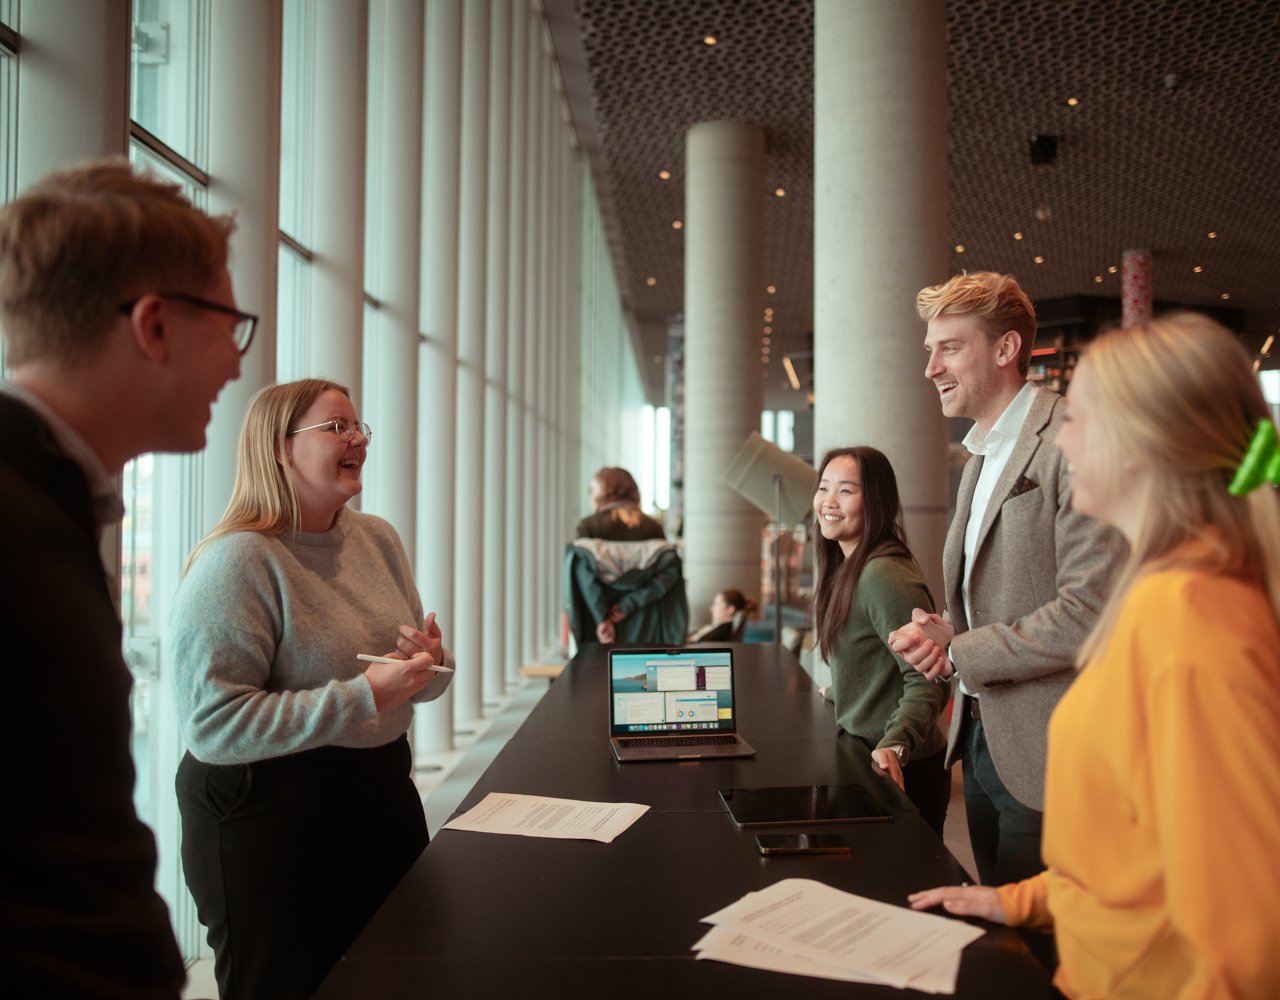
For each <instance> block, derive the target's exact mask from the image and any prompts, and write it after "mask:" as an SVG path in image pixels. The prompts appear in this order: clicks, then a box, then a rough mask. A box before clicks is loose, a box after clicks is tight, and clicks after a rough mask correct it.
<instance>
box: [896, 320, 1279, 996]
mask: <svg viewBox="0 0 1280 1000" xmlns="http://www.w3.org/2000/svg"><path fill="white" fill-rule="evenodd" d="M1251 368H1252V365H1251V363H1250V359H1249V356H1248V355H1247V354H1246V353H1245V351H1244V350H1243V348H1242V347H1241V345H1240V342H1239V341H1238V340H1237V339H1236V338H1235V337H1234V336H1233V335H1232V334H1231V333H1229V332H1228V331H1227V330H1225V329H1223V328H1222V327H1220V326H1218V325H1217V324H1216V323H1214V322H1213V321H1212V320H1210V319H1208V318H1207V317H1204V316H1198V315H1195V314H1192V313H1182V314H1176V315H1173V316H1168V317H1164V318H1161V319H1157V320H1154V321H1152V322H1150V323H1148V324H1146V325H1144V326H1139V327H1132V328H1129V329H1125V330H1120V331H1117V332H1114V333H1109V334H1106V335H1104V336H1102V337H1100V338H1098V339H1097V340H1095V341H1094V342H1093V343H1092V344H1091V345H1090V346H1089V347H1088V348H1086V351H1085V354H1084V358H1083V360H1082V361H1081V362H1080V364H1079V365H1078V367H1077V368H1076V371H1075V376H1074V378H1073V379H1072V381H1071V386H1070V390H1069V392H1068V393H1067V422H1066V423H1064V424H1063V426H1062V430H1061V432H1060V433H1059V435H1058V439H1057V445H1058V447H1059V448H1060V449H1061V451H1062V454H1063V455H1064V456H1065V458H1066V459H1067V461H1068V462H1070V463H1071V465H1070V468H1071V496H1072V500H1071V503H1072V506H1073V507H1074V508H1075V509H1076V510H1077V511H1079V512H1080V513H1082V514H1086V515H1088V516H1090V517H1094V518H1097V519H1098V520H1099V521H1102V522H1104V523H1106V524H1109V525H1112V526H1114V527H1116V528H1118V529H1119V530H1120V532H1121V533H1122V534H1123V535H1124V536H1125V538H1126V539H1127V540H1128V541H1129V544H1130V553H1131V554H1130V558H1129V562H1128V564H1127V565H1126V566H1125V568H1124V570H1123V571H1122V573H1121V575H1120V578H1119V579H1118V580H1117V581H1116V586H1115V591H1114V593H1113V595H1112V597H1111V599H1110V600H1109V602H1108V603H1107V605H1106V606H1105V608H1104V609H1103V611H1102V614H1101V616H1100V617H1099V619H1098V622H1097V624H1096V625H1095V627H1094V629H1093V632H1092V634H1091V635H1090V636H1089V638H1088V639H1087V640H1086V642H1085V644H1084V646H1083V648H1082V649H1081V651H1080V656H1079V663H1080V666H1081V669H1080V672H1079V676H1078V678H1077V679H1076V681H1075V683H1074V684H1072V686H1071V687H1070V688H1068V689H1067V692H1066V694H1064V695H1063V696H1062V700H1061V701H1059V702H1058V704H1057V707H1056V708H1055V709H1054V712H1053V716H1052V718H1051V720H1050V723H1049V751H1048V769H1047V773H1046V790H1045V808H1044V840H1043V853H1044V861H1045V864H1046V865H1047V866H1048V867H1047V870H1046V871H1044V872H1041V873H1040V874H1039V875H1036V876H1033V877H1032V878H1028V879H1025V880H1023V881H1021V882H1012V883H1009V884H1006V885H1001V886H999V887H990V886H975V887H960V886H951V887H947V888H940V889H930V890H927V891H925V892H918V893H913V894H912V895H911V897H910V898H911V905H912V906H913V907H915V908H916V909H925V908H928V907H932V906H936V905H938V904H939V903H940V904H942V906H943V907H945V909H946V910H948V911H949V912H951V913H955V914H961V915H965V914H972V915H976V916H980V917H983V918H985V919H987V920H993V921H996V922H998V923H1008V924H1010V925H1013V926H1021V927H1036V928H1040V929H1043V930H1052V931H1053V934H1054V936H1055V938H1056V941H1057V946H1058V956H1059V965H1058V969H1057V972H1056V974H1055V976H1054V984H1055V985H1056V986H1057V988H1058V989H1059V990H1060V991H1061V992H1062V993H1063V994H1065V995H1066V996H1068V997H1121V996H1125V997H1161V998H1191V997H1234V998H1259V1000H1260V998H1263V997H1274V996H1276V991H1277V984H1280V949H1277V948H1276V929H1277V928H1278V927H1280V866H1278V865H1277V864H1276V855H1277V854H1278V853H1280V491H1278V490H1277V488H1276V487H1277V486H1278V485H1280V448H1278V447H1277V438H1276V429H1275V425H1274V424H1273V423H1272V421H1271V418H1270V415H1269V414H1268V412H1267V404H1266V403H1265V402H1264V400H1263V397H1262V393H1261V392H1260V391H1259V388H1258V383H1257V381H1256V380H1255V379H1254V377H1253V373H1252V371H1251ZM910 655H911V656H913V657H914V656H916V655H918V653H917V651H912V652H911V654H910ZM926 655H927V659H928V660H929V661H930V662H933V663H938V662H941V659H942V658H941V657H940V656H939V655H938V652H937V651H934V652H928V653H927V654H926Z"/></svg>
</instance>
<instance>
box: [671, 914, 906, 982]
mask: <svg viewBox="0 0 1280 1000" xmlns="http://www.w3.org/2000/svg"><path fill="white" fill-rule="evenodd" d="M693 950H694V951H696V952H697V953H698V958H710V959H714V960H715V961H717V962H728V963H729V964H730V965H743V966H746V967H747V968H750V969H764V970H766V971H768V972H788V973H791V974H792V975H796V976H816V977H818V978H821V979H839V980H840V981H842V982H846V983H875V984H878V985H880V986H883V985H885V984H884V982H883V981H882V980H879V979H874V978H872V977H871V976H864V975H862V974H861V973H858V972H853V971H852V970H850V969H843V968H841V967H840V966H838V965H827V964H826V963H825V962H815V961H814V960H813V959H811V958H802V957H801V956H799V955H792V954H790V953H788V952H785V951H783V950H782V949H781V948H779V947H778V946H777V945H775V944H770V943H769V942H768V941H761V940H760V939H759V938H753V937H751V936H750V935H749V934H743V933H742V932H741V931H735V930H730V929H729V928H728V927H712V928H711V930H709V931H707V933H706V934H705V935H703V937H702V940H701V941H699V942H698V943H697V944H695V945H694V946H693Z"/></svg>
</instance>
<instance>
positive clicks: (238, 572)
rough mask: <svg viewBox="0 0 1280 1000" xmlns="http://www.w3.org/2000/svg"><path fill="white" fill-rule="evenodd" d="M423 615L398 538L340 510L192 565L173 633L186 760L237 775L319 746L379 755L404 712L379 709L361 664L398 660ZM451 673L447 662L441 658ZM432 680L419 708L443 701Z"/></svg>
mask: <svg viewBox="0 0 1280 1000" xmlns="http://www.w3.org/2000/svg"><path fill="white" fill-rule="evenodd" d="M400 625H412V626H414V627H416V628H421V627H422V603H421V600H420V599H419V597H418V591H417V587H416V586H415V585H414V582H413V577H412V574H411V572H410V569H409V559H408V556H407V555H406V554H405V551H404V546H403V545H402V544H401V542H400V538H399V536H398V535H397V534H396V532H395V529H394V528H392V527H391V525H390V524H389V523H387V522H386V521H384V520H383V519H381V518H379V517H374V516H373V515H370V514H361V513H359V512H357V511H351V510H347V509H345V508H344V509H343V510H341V511H340V512H339V514H338V518H337V521H336V522H335V524H334V526H333V528H331V529H330V530H329V531H325V532H319V533H315V534H298V535H294V534H291V533H285V534H280V535H263V534H259V533H257V532H251V531H242V532H237V533H235V534H231V535H226V536H224V537H222V538H219V539H217V540H216V541H214V542H213V543H211V544H210V545H209V546H207V547H206V548H205V550H204V551H203V552H202V553H200V555H199V557H197V559H196V561H195V563H194V564H193V565H192V567H191V569H190V571H189V572H188V573H187V576H186V578H185V579H184V580H183V581H182V585H181V587H180V588H179V590H178V596H177V601H176V605H175V608H174V613H173V618H172V621H171V628H170V642H171V644H172V650H173V663H174V665H175V671H176V675H175V680H174V690H175V697H176V701H177V708H178V719H179V724H180V726H181V728H182V735H183V737H184V739H185V740H186V743H187V747H188V748H189V749H190V751H191V753H192V755H193V756H195V757H196V758H197V759H199V760H202V761H204V762H205V763H209V764H241V763H248V762H251V761H257V760H264V759H266V758H269V757H280V756H283V755H285V754H291V753H298V752H299V751H302V750H310V749H313V748H315V747H321V746H342V747H376V746H382V745H384V744H387V743H390V742H391V741H392V740H394V739H396V738H398V737H399V736H401V735H402V734H403V733H404V732H406V731H407V730H408V728H409V725H410V723H411V721H412V719H413V707H412V705H410V704H405V705H401V706H400V707H398V708H395V709H391V710H389V711H385V712H381V713H379V712H377V711H376V710H375V709H374V703H373V690H372V688H370V686H369V682H368V681H367V680H365V678H364V676H363V673H364V670H365V668H366V664H365V663H363V662H362V661H360V660H357V659H356V654H357V653H374V654H377V655H382V654H385V653H388V652H390V651H392V650H393V649H394V648H395V643H396V639H397V638H398V636H399V632H398V627H399V626H400ZM446 662H447V663H448V664H449V665H450V666H452V665H453V664H452V658H446ZM451 677H452V675H451V674H434V675H433V676H432V679H431V682H430V683H429V684H428V685H427V687H426V688H425V689H424V690H423V691H422V692H420V693H419V694H418V695H417V696H415V698H414V701H430V700H432V699H434V698H438V697H439V696H440V695H441V694H443V693H444V690H445V688H446V687H448V684H449V680H450V678H451Z"/></svg>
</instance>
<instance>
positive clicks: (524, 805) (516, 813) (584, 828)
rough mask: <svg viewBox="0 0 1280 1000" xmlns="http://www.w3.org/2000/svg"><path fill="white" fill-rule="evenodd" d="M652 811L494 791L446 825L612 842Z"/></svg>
mask: <svg viewBox="0 0 1280 1000" xmlns="http://www.w3.org/2000/svg"><path fill="white" fill-rule="evenodd" d="M648 811H649V807H648V806H642V805H637V804H636V803H634V802H582V801H579V800H577V799H552V798H547V797H545V796H541V795H518V794H516V793H515V792H490V793H489V794H488V795H486V796H485V797H484V798H483V799H481V800H480V802H479V804H478V805H476V806H474V807H472V808H471V809H468V810H467V811H466V812H465V813H463V814H462V815H461V816H455V817H454V818H453V819H451V820H449V822H448V823H446V824H445V825H444V826H443V827H442V829H444V830H470V831H472V832H474V833H506V834H511V835H513V836H517V837H552V838H555V839H559V840H598V841H600V842H601V843H604V844H609V843H612V842H613V840H614V838H615V837H617V836H618V834H620V833H621V832H622V831H623V830H625V829H626V828H627V827H629V826H630V825H631V824H632V823H634V822H635V821H636V820H638V819H639V818H640V817H641V816H643V815H644V814H645V813H646V812H648Z"/></svg>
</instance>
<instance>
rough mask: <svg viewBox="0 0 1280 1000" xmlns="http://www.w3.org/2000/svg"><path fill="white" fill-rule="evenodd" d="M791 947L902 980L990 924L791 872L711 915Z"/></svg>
mask: <svg viewBox="0 0 1280 1000" xmlns="http://www.w3.org/2000/svg"><path fill="white" fill-rule="evenodd" d="M703 921H704V922H706V923H712V924H720V925H722V926H725V927H730V928H733V929H734V930H738V931H742V932H744V933H746V934H749V935H750V936H752V937H756V938H762V939H764V940H765V941H768V942H771V943H774V944H776V945H777V946H778V947H779V948H781V949H783V950H784V951H787V952H791V953H793V954H797V955H801V956H804V957H806V958H811V959H814V960H815V961H819V962H826V963H828V964H832V965H839V966H841V967H843V968H847V969H852V970H854V971H857V972H860V973H862V974H863V975H868V976H872V977H873V978H876V979H881V980H883V981H885V982H887V983H891V984H892V985H894V986H906V985H908V984H909V983H911V981H912V980H913V979H916V978H917V977H924V978H922V981H928V977H927V974H928V973H929V972H930V971H931V970H933V969H934V968H935V967H936V966H937V965H938V964H939V963H940V962H941V961H942V960H943V959H945V958H949V957H950V956H952V955H954V954H956V953H958V952H959V951H960V950H961V949H962V948H963V947H964V946H965V945H967V944H968V943H969V942H970V941H973V940H976V939H977V938H979V937H981V936H982V934H983V931H981V930H979V929H978V928H976V927H972V926H970V925H969V924H966V923H963V922H961V921H959V920H948V919H946V918H945V917H938V916H934V915H933V914H931V913H917V912H916V911H914V910H909V909H906V908H905V907H901V906H891V905H889V904H888V903H880V902H877V901H876V900H873V899H865V898H864V897H861V896H855V895H853V894H852V893H847V892H841V891H840V890H839V889H833V888H832V887H831V886H828V885H824V884H823V883H821V882H814V881H812V880H810V879H783V880H782V881H781V882H777V883H775V884H773V885H771V886H769V887H768V888H767V889H762V890H760V891H759V892H755V893H751V894H749V895H748V896H746V897H744V898H743V899H740V900H739V901H738V902H736V903H733V904H731V905H730V906H727V907H725V908H724V909H722V910H719V911H717V912H716V913H713V914H712V915H711V916H709V917H703Z"/></svg>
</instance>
